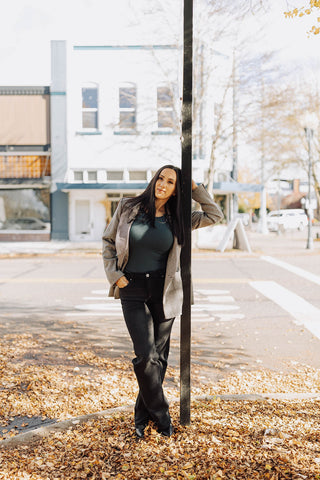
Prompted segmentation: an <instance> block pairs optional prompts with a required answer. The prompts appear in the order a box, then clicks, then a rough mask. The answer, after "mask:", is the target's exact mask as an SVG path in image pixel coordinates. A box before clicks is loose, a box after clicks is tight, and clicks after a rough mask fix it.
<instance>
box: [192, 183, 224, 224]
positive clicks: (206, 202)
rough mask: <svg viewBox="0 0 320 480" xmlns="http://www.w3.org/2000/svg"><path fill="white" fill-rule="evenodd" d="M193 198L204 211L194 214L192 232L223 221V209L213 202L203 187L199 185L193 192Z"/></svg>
mask: <svg viewBox="0 0 320 480" xmlns="http://www.w3.org/2000/svg"><path fill="white" fill-rule="evenodd" d="M192 198H193V200H195V201H196V202H198V203H200V205H201V208H202V211H198V210H197V211H195V212H192V216H191V225H192V230H195V229H197V228H202V227H208V226H209V225H214V224H215V223H217V222H220V221H221V220H222V219H223V213H222V211H221V208H220V207H219V206H218V205H217V204H216V203H215V202H214V201H213V199H212V198H211V196H210V195H209V193H208V192H207V190H206V189H205V188H204V186H203V185H199V186H198V187H197V188H196V189H195V190H193V191H192Z"/></svg>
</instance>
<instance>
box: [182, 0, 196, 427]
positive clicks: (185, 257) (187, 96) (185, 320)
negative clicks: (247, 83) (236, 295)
mask: <svg viewBox="0 0 320 480" xmlns="http://www.w3.org/2000/svg"><path fill="white" fill-rule="evenodd" d="M183 5H184V12H183V14H184V17H183V98H182V144H181V148H182V152H181V154H182V162H181V168H182V205H183V220H184V225H185V244H184V246H183V248H182V251H181V276H182V283H183V306H182V316H181V322H180V423H181V425H189V423H190V398H191V395H190V378H191V375H190V370H191V369H190V364H191V201H192V197H191V183H192V182H191V180H192V55H193V48H192V37H193V0H184V4H183Z"/></svg>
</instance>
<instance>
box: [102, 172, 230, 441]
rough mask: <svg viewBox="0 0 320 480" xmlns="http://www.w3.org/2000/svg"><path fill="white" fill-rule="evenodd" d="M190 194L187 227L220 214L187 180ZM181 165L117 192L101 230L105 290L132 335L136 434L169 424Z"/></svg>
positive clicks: (168, 429) (178, 301) (177, 310)
mask: <svg viewBox="0 0 320 480" xmlns="http://www.w3.org/2000/svg"><path fill="white" fill-rule="evenodd" d="M192 197H193V199H194V200H195V201H196V202H198V203H200V205H201V208H202V210H203V211H195V212H192V228H193V229H196V228H201V227H206V226H208V225H212V224H214V223H216V222H218V221H220V220H221V219H222V217H223V214H222V212H221V210H220V208H219V207H218V206H217V204H216V203H214V201H213V200H212V198H211V197H210V195H209V194H208V193H207V191H206V190H205V188H204V187H203V185H200V186H197V184H196V183H195V182H194V181H192ZM182 209H183V206H182V204H181V170H180V169H179V168H177V167H174V166H171V165H165V166H163V167H162V168H160V169H159V170H158V171H157V172H156V174H155V175H154V177H153V178H152V180H151V182H150V183H149V185H148V186H147V188H146V189H145V190H144V192H143V193H141V194H140V195H138V196H137V197H133V198H129V199H128V198H123V199H122V200H121V201H120V202H119V205H118V207H117V210H116V212H115V214H114V216H113V218H112V220H111V222H110V224H109V225H108V226H107V228H106V230H105V232H104V234H103V261H104V267H105V271H106V275H107V278H108V281H109V283H110V291H109V296H114V297H115V298H120V299H121V304H122V310H123V315H124V319H125V322H126V325H127V328H128V331H129V334H130V336H131V339H132V342H133V348H134V352H135V355H136V357H135V358H134V359H133V361H132V362H133V366H134V371H135V375H136V378H137V381H138V385H139V394H138V397H137V400H136V405H135V432H136V436H137V437H138V438H143V436H144V430H145V428H146V427H147V425H148V423H149V420H152V421H153V422H154V423H155V424H156V426H157V428H158V431H159V432H160V433H161V434H163V435H165V436H171V435H172V433H173V426H172V423H171V418H170V414H169V404H168V401H167V399H166V397H165V395H164V392H163V388H162V383H163V379H164V376H165V373H166V368H167V360H168V355H169V343H170V334H171V329H172V325H173V321H174V318H175V317H177V316H179V315H181V309H182V301H183V291H182V283H181V276H180V266H179V265H180V250H181V246H182V245H183V242H184V225H183V219H182V218H183V216H182Z"/></svg>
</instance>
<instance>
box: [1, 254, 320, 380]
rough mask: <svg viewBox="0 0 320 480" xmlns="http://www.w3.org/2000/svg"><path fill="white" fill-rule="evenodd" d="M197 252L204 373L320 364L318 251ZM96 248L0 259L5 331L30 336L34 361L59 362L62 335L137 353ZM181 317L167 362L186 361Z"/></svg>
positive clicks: (197, 370)
mask: <svg viewBox="0 0 320 480" xmlns="http://www.w3.org/2000/svg"><path fill="white" fill-rule="evenodd" d="M241 253H242V254H234V255H228V254H227V253H226V254H220V255H217V254H216V253H214V254H213V253H210V252H207V251H198V252H195V253H194V254H193V265H192V277H193V287H194V297H195V304H194V305H193V306H192V375H193V378H197V379H200V380H202V381H205V380H206V379H210V380H214V381H215V380H218V379H221V378H224V377H225V376H226V375H227V374H228V373H229V372H231V371H235V370H236V371H241V370H254V369H258V368H260V367H264V368H267V369H272V370H277V371H283V372H285V371H290V370H291V369H292V368H293V366H294V365H295V362H298V363H303V364H307V365H310V366H313V367H319V365H320V295H319V293H320V262H319V261H318V255H317V254H316V253H312V252H308V254H307V253H306V252H305V251H301V253H300V254H297V253H296V252H295V254H292V253H290V250H289V249H288V253H284V254H283V255H281V256H279V255H277V256H270V255H263V253H262V254H261V255H260V254H258V255H257V254H255V255H249V254H243V252H241ZM106 288H107V282H106V280H105V275H104V271H103V265H102V261H101V257H100V255H99V254H98V253H96V254H91V255H83V254H81V253H79V252H75V253H73V254H72V253H69V254H65V255H63V254H56V255H51V256H49V255H48V256H39V257H37V256H34V257H32V256H27V257H13V258H9V257H7V258H1V259H0V322H1V323H0V329H1V332H2V335H5V334H16V333H20V334H21V333H24V334H32V335H35V336H36V337H39V336H41V337H42V338H43V346H44V348H43V349H41V351H35V352H34V355H33V358H32V359H30V360H32V361H37V362H40V363H46V362H49V361H50V363H52V362H53V363H58V362H59V354H61V353H62V352H63V351H64V346H63V345H64V344H65V342H71V343H73V344H75V345H78V346H79V349H83V348H86V347H87V346H89V345H90V346H91V347H93V348H95V349H96V350H97V351H99V353H100V354H102V355H104V356H109V357H110V356H111V357H115V358H118V357H120V356H121V355H123V356H125V357H126V358H128V359H129V358H130V359H131V358H132V356H133V354H132V349H131V342H130V340H129V337H128V334H127V332H126V328H125V325H124V322H123V320H122V314H121V307H120V303H119V301H116V300H114V299H110V298H107V296H106ZM179 323H180V319H176V322H175V325H174V329H173V334H172V344H171V353H170V359H169V360H170V364H171V365H172V366H178V365H179Z"/></svg>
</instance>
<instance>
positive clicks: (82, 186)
mask: <svg viewBox="0 0 320 480" xmlns="http://www.w3.org/2000/svg"><path fill="white" fill-rule="evenodd" d="M147 186H148V182H139V183H138V182H130V183H128V182H110V183H109V182H108V183H57V189H58V190H61V191H64V192H69V191H71V190H117V191H121V190H144V189H145V188H146V187H147ZM261 189H262V187H261V185H259V184H254V183H237V182H215V183H214V184H213V191H214V193H215V194H220V195H227V194H228V193H242V192H261Z"/></svg>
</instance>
